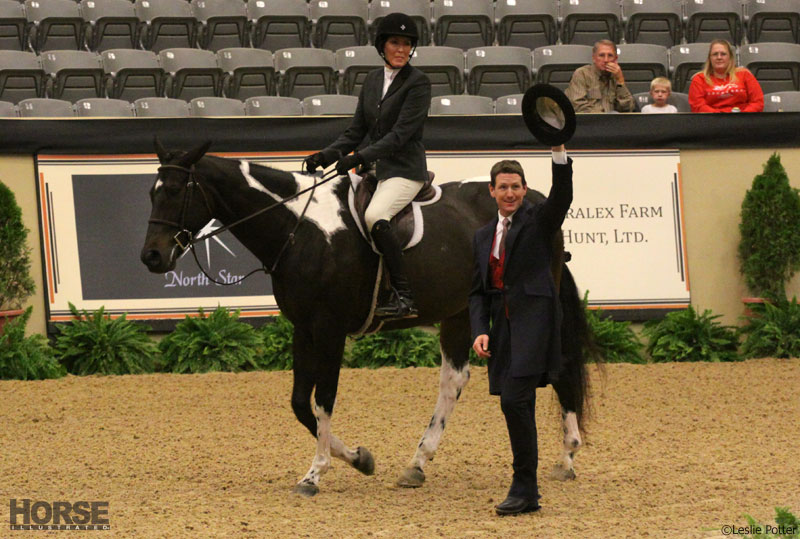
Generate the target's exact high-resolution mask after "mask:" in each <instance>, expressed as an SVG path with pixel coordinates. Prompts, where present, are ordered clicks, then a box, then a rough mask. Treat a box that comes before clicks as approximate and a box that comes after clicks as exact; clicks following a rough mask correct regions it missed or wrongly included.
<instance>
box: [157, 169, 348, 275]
mask: <svg viewBox="0 0 800 539" xmlns="http://www.w3.org/2000/svg"><path fill="white" fill-rule="evenodd" d="M164 169H173V170H180V171H182V172H185V173H186V174H187V175H188V176H189V181H188V182H187V183H186V194H185V195H184V197H183V205H182V206H181V214H180V223H176V222H174V221H169V220H166V219H153V218H151V219H149V220H148V222H149V223H154V224H162V225H167V226H171V227H174V228H177V229H178V232H177V233H176V234H175V235H174V236H173V237H172V239H173V240H175V243H176V245H177V246H178V247H180V248H181V249H182V250H183V251H186V249H189V250H191V252H192V256H193V257H194V260H195V263H196V264H197V267H199V268H200V271H202V272H203V274H204V275H205V276H206V277H207V278H208V279H209V280H210V281H211V282H213V283H214V284H218V285H222V286H232V285H236V284H239V283H241V282H242V281H244V280H245V279H247V278H248V277H250V276H251V275H253V274H254V273H257V272H259V271H263V272H264V273H266V274H268V275H269V274H271V273H273V272H274V271H275V269H276V268H277V267H278V262H279V261H280V259H281V256H283V253H284V252H285V251H286V249H287V248H288V247H289V245H290V244H291V245H294V240H295V233H296V232H297V229H298V228H299V227H300V223H302V222H303V219H304V217H305V215H306V211H307V210H308V207H309V205H310V204H311V199H312V198H313V197H314V191H315V190H316V188H317V187H318V186H320V185H322V184H324V183H327V182H329V181H331V180H332V179H334V178H336V177H337V174H336V170H330V171H329V172H328V173H327V174H324V175H323V177H322V181H319V182H318V181H317V176H314V185H312V186H311V187H307V188H305V189H302V190H300V191H298V192H297V193H295V194H293V195H291V196H288V197H286V198H284V199H282V200H278V201H277V202H274V203H273V204H270V205H269V206H266V207H264V208H261V209H260V210H257V211H255V212H253V213H251V214H250V215H247V216H245V217H242V218H241V219H238V220H236V221H234V222H233V223H230V224H228V225H223V226H221V227H220V228H217V229H216V230H213V231H211V232H209V233H208V234H206V235H204V236H200V237H199V238H194V237H193V235H192V233H191V232H190V231H189V230H188V229H187V228H186V223H185V219H186V210H187V209H188V208H189V205H190V204H191V201H192V195H193V192H194V187H195V186H196V187H197V188H198V189H199V190H200V194H202V195H203V202H204V203H205V205H206V209H208V212H209V214H213V212H212V211H211V205H210V204H209V202H208V195H207V194H206V192H205V190H204V189H203V186H202V184H201V183H200V182H198V181H197V180H196V179H195V177H194V173H195V169H194V165H192V166H191V168H187V167H184V166H181V165H161V166H160V167H158V172H159V174H160V173H161V171H162V170H164ZM309 191H311V195H310V196H309V197H308V201H306V204H305V206H303V211H302V212H301V213H300V216H299V217H298V218H297V223H295V225H294V228H292V231H291V232H290V233H289V235H288V236H287V238H286V241H285V242H284V243H283V246H282V247H281V249H280V250H279V251H278V255H277V256H276V257H275V262H274V263H273V264H272V267H271V268H269V269H267V267H266V266H261V267H260V268H256V269H254V270H252V271H250V272H249V273H248V274H247V275H245V276H244V277H242V278H241V279H237V280H236V281H232V282H229V283H226V282H220V281H217V280H216V279H214V278H213V277H212V276H211V275H209V274H208V273H207V272H206V270H205V268H203V266H202V265H201V264H200V260H198V258H197V252H196V250H195V248H194V246H195V244H196V243H199V242H201V241H203V240H207V239H209V238H213V237H214V236H217V235H219V234H222V233H223V232H225V231H226V230H229V229H231V228H233V227H235V226H238V225H240V224H242V223H244V222H246V221H249V220H250V219H252V218H254V217H257V216H259V215H261V214H263V213H266V212H268V211H270V210H272V209H274V208H277V207H279V206H285V205H286V203H287V202H289V201H290V200H293V199H295V198H297V197H299V196H300V195H303V194H305V193H307V192H309ZM181 234H186V241H185V242H182V241H181V238H180V236H181Z"/></svg>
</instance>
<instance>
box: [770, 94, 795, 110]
mask: <svg viewBox="0 0 800 539" xmlns="http://www.w3.org/2000/svg"><path fill="white" fill-rule="evenodd" d="M764 112H800V92H774V93H770V94H764Z"/></svg>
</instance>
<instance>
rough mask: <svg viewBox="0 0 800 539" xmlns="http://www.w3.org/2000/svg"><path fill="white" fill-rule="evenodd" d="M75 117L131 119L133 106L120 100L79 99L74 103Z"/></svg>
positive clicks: (100, 98) (101, 98)
mask: <svg viewBox="0 0 800 539" xmlns="http://www.w3.org/2000/svg"><path fill="white" fill-rule="evenodd" d="M75 116H89V117H119V118H127V117H131V118H132V117H133V105H131V104H130V103H129V102H128V101H123V100H122V99H106V98H103V97H91V98H88V99H80V100H78V101H76V102H75Z"/></svg>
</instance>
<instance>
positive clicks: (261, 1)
mask: <svg viewBox="0 0 800 539" xmlns="http://www.w3.org/2000/svg"><path fill="white" fill-rule="evenodd" d="M247 16H248V18H249V19H250V25H251V26H252V28H253V38H252V40H253V47H257V48H259V49H266V50H270V51H277V50H279V49H289V48H293V47H308V46H309V41H310V37H309V36H310V35H311V21H310V20H309V18H308V4H307V3H306V0H248V2H247Z"/></svg>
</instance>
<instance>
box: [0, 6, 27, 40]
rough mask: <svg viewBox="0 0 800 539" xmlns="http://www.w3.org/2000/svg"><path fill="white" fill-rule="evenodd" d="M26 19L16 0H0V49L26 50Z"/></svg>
mask: <svg viewBox="0 0 800 539" xmlns="http://www.w3.org/2000/svg"><path fill="white" fill-rule="evenodd" d="M27 45H28V19H27V17H25V8H24V7H23V5H22V4H20V3H19V2H17V1H16V0H0V50H15V51H23V50H26V47H27Z"/></svg>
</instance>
